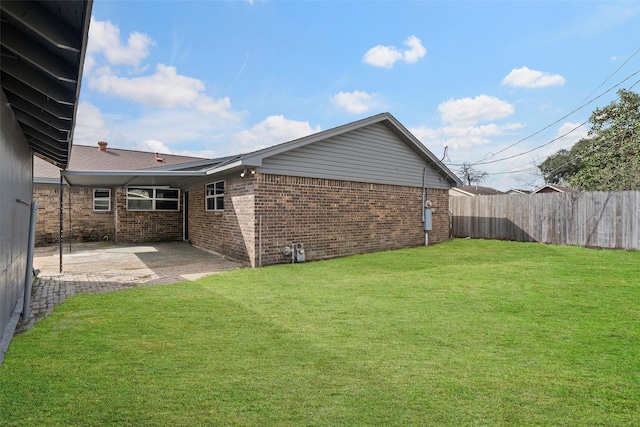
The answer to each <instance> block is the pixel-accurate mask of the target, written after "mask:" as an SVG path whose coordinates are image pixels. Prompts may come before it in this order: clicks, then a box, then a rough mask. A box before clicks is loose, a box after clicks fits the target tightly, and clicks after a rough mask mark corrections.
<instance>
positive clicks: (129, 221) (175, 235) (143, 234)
mask: <svg viewBox="0 0 640 427" xmlns="http://www.w3.org/2000/svg"><path fill="white" fill-rule="evenodd" d="M116 200H117V203H118V229H117V240H118V242H119V243H140V242H164V241H173V240H182V205H180V211H176V212H171V211H128V210H127V200H126V193H125V189H124V188H118V189H116Z"/></svg>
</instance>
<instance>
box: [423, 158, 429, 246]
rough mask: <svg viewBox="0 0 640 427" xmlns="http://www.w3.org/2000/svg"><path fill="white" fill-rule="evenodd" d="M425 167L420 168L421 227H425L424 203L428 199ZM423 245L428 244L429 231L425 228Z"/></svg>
mask: <svg viewBox="0 0 640 427" xmlns="http://www.w3.org/2000/svg"><path fill="white" fill-rule="evenodd" d="M427 167H428V166H425V167H424V169H422V225H423V228H425V227H424V225H425V222H426V220H427V218H426V211H425V204H426V201H427V200H428V199H429V187H427ZM424 245H425V246H429V232H428V231H427V230H424Z"/></svg>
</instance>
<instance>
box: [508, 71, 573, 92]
mask: <svg viewBox="0 0 640 427" xmlns="http://www.w3.org/2000/svg"><path fill="white" fill-rule="evenodd" d="M564 81H565V80H564V77H562V76H561V75H560V74H552V73H545V72H542V71H537V70H531V69H529V68H527V67H522V68H514V69H513V70H511V72H510V73H509V74H508V75H507V76H506V77H505V78H504V79H502V84H503V85H507V86H511V87H524V88H540V87H547V86H562V85H563V84H564Z"/></svg>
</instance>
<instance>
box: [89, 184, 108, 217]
mask: <svg viewBox="0 0 640 427" xmlns="http://www.w3.org/2000/svg"><path fill="white" fill-rule="evenodd" d="M96 191H108V192H109V196H108V197H97V198H96ZM96 200H107V201H108V202H109V204H108V205H107V209H96ZM93 211H94V212H111V189H110V188H94V189H93Z"/></svg>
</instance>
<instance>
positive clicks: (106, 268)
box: [16, 242, 248, 333]
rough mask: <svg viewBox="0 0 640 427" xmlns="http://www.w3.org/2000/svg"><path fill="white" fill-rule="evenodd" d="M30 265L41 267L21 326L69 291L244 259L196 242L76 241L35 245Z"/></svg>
mask: <svg viewBox="0 0 640 427" xmlns="http://www.w3.org/2000/svg"><path fill="white" fill-rule="evenodd" d="M33 266H34V268H35V269H37V270H40V273H39V274H38V279H37V280H36V281H35V282H34V285H33V289H32V293H31V316H30V317H29V318H28V319H21V321H20V322H19V323H18V326H17V327H16V333H20V332H24V331H25V330H27V329H29V328H30V327H31V326H33V324H34V323H36V322H37V321H39V320H41V319H43V318H45V317H46V316H48V315H49V314H51V312H53V309H54V308H55V307H56V306H57V305H59V304H60V303H62V302H63V301H64V300H65V299H67V298H68V297H70V296H73V295H76V294H79V293H104V292H111V291H115V290H122V289H127V288H131V287H136V286H152V285H160V284H170V283H176V282H181V281H185V280H191V281H192V280H196V279H199V278H201V277H204V276H208V275H211V274H216V273H220V272H223V271H229V270H234V269H238V268H246V267H248V264H243V263H240V262H238V261H234V260H230V259H228V258H226V257H224V256H222V255H220V254H215V253H211V252H207V251H203V250H201V249H198V248H195V247H193V246H191V245H190V244H188V243H184V242H164V243H147V244H139V245H133V244H118V245H115V244H111V243H74V244H72V245H71V248H69V245H68V244H66V245H64V246H63V254H62V273H60V251H59V246H49V247H41V248H36V250H35V253H34V258H33Z"/></svg>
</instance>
